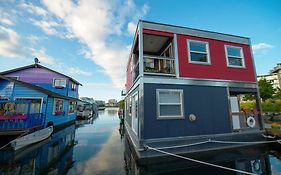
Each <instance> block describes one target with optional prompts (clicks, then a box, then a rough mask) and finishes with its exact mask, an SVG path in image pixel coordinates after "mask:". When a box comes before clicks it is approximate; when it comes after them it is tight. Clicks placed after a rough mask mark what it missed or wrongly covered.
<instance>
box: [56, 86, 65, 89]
mask: <svg viewBox="0 0 281 175" xmlns="http://www.w3.org/2000/svg"><path fill="white" fill-rule="evenodd" d="M55 88H56V89H63V88H64V86H55Z"/></svg>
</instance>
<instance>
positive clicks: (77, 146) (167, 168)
mask: <svg viewBox="0 0 281 175" xmlns="http://www.w3.org/2000/svg"><path fill="white" fill-rule="evenodd" d="M117 111H118V109H106V110H104V111H99V116H98V117H97V118H95V119H92V120H88V121H79V122H76V124H75V125H72V126H69V127H67V128H64V129H62V130H60V131H58V132H56V133H53V135H52V138H51V139H49V140H46V141H43V142H40V143H38V144H35V145H32V146H29V147H27V148H24V149H22V150H18V151H16V152H14V151H12V150H11V149H5V150H1V151H0V175H2V174H9V175H10V174H11V175H14V174H25V175H27V174H51V175H53V174H69V175H79V174H89V175H91V174H99V175H106V174H116V175H119V174H120V175H123V174H126V175H135V174H141V175H144V174H145V175H146V174H167V175H168V174H169V175H170V174H175V175H176V174H177V175H178V174H196V175H198V174H238V173H233V172H230V171H224V170H220V169H218V168H212V167H209V166H202V165H200V164H196V163H192V162H188V161H182V160H178V159H176V160H166V159H161V160H156V161H152V162H151V161H150V162H149V163H147V164H144V165H138V164H137V163H136V161H135V160H134V158H133V156H132V154H131V152H130V146H129V145H128V143H127V141H126V139H124V137H123V136H121V135H123V134H122V133H123V131H122V127H123V125H122V124H120V120H119V118H118V116H117ZM120 133H121V134H120ZM1 144H4V142H3V141H2V143H1ZM197 158H198V159H200V160H204V161H208V162H213V163H216V164H219V165H223V166H227V167H231V168H236V169H241V170H244V171H248V172H254V173H256V174H281V151H279V152H278V151H277V150H276V149H275V150H274V149H272V148H267V147H263V148H254V149H240V150H235V151H231V152H222V153H216V154H215V155H201V156H199V155H198V157H197Z"/></svg>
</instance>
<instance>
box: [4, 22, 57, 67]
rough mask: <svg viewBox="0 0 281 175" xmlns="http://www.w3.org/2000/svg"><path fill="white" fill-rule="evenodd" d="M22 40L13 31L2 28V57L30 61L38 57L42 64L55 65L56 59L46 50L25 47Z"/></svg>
mask: <svg viewBox="0 0 281 175" xmlns="http://www.w3.org/2000/svg"><path fill="white" fill-rule="evenodd" d="M23 43H25V42H24V41H23V40H22V38H21V37H20V36H19V35H18V34H17V33H16V32H15V31H14V30H12V29H10V28H6V27H2V26H0V55H1V56H3V57H7V58H21V59H30V58H34V57H38V58H39V59H40V61H41V62H42V63H46V64H54V62H55V61H54V60H55V59H54V58H52V57H51V56H49V55H47V54H46V53H45V50H44V49H43V48H42V49H39V50H36V49H33V48H30V47H26V46H24V44H23Z"/></svg>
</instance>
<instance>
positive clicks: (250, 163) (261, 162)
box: [124, 141, 281, 175]
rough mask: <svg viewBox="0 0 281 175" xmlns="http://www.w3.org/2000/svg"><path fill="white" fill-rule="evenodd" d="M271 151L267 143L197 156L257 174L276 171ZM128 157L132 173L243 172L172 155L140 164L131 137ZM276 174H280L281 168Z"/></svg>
mask: <svg viewBox="0 0 281 175" xmlns="http://www.w3.org/2000/svg"><path fill="white" fill-rule="evenodd" d="M267 151H268V150H267V148H265V147H260V148H258V147H257V148H248V149H245V148H244V149H240V150H232V151H224V152H217V153H216V154H211V153H205V154H204V155H203V154H202V155H200V154H199V155H198V154H197V155H196V156H194V157H193V158H196V159H197V160H202V161H205V162H210V163H214V164H217V165H221V166H225V167H230V168H234V169H238V170H243V171H246V172H251V173H254V174H272V170H271V166H270V162H271V157H272V154H271V153H270V152H267ZM189 157H190V156H189ZM124 160H125V167H126V171H127V174H128V175H135V174H139V175H147V174H159V175H160V174H161V175H166V174H167V175H168V174H169V175H170V174H175V175H180V174H196V175H197V174H239V173H236V172H232V171H227V170H223V169H219V168H216V167H211V166H205V165H201V164H198V163H194V162H190V161H187V160H181V159H177V158H171V157H165V158H164V159H163V158H162V159H158V160H157V159H150V160H146V162H141V164H138V163H137V162H136V160H135V159H134V154H133V153H132V149H131V146H130V144H129V143H128V141H125V151H124ZM280 163H281V162H280V161H279V165H278V166H280ZM273 174H280V171H279V172H278V173H277V172H275V173H273Z"/></svg>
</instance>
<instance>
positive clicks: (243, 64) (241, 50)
mask: <svg viewBox="0 0 281 175" xmlns="http://www.w3.org/2000/svg"><path fill="white" fill-rule="evenodd" d="M228 47H232V48H238V49H240V54H241V57H237V56H231V55H230V56H229V55H228V52H227V48H228ZM224 50H225V57H226V64H227V67H233V68H246V66H245V57H244V52H243V48H242V47H238V46H231V45H224ZM228 57H233V58H240V59H241V61H242V66H236V65H229V60H228Z"/></svg>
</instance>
